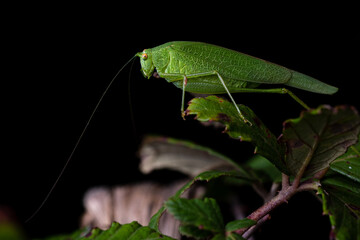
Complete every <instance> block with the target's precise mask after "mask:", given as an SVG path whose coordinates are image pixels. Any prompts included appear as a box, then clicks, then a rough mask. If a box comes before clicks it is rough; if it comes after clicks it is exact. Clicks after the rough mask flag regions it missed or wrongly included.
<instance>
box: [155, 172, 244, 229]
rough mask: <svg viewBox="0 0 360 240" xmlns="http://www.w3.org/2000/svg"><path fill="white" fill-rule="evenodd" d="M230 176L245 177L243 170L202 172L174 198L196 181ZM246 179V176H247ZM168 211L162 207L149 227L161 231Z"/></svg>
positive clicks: (175, 197) (176, 195) (177, 196)
mask: <svg viewBox="0 0 360 240" xmlns="http://www.w3.org/2000/svg"><path fill="white" fill-rule="evenodd" d="M223 176H228V177H238V178H242V179H244V176H243V174H242V173H241V172H236V171H230V172H223V171H207V172H203V173H200V174H199V175H198V176H196V177H195V178H193V179H192V180H191V181H189V182H188V183H187V184H185V185H184V186H183V187H182V188H181V189H179V190H178V191H177V192H176V193H175V195H174V196H173V197H172V199H177V198H179V197H180V196H181V194H183V193H184V192H185V191H186V190H188V189H189V188H190V187H191V186H192V185H193V184H194V183H195V182H196V181H207V182H208V181H210V180H212V179H215V178H219V177H223ZM245 179H246V178H245ZM165 211H166V207H165V206H164V207H162V208H160V209H159V211H158V212H157V213H155V214H154V215H153V216H152V217H151V219H150V222H149V227H151V228H153V229H155V230H157V231H159V221H160V217H161V215H162V214H163V213H164V212H165Z"/></svg>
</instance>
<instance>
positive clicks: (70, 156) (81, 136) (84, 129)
mask: <svg viewBox="0 0 360 240" xmlns="http://www.w3.org/2000/svg"><path fill="white" fill-rule="evenodd" d="M136 56H137V55H134V56H133V57H131V58H130V60H128V61H127V62H126V63H125V64H124V65H123V66H122V67H121V68H120V70H119V71H118V72H117V73H116V74H115V76H114V77H113V78H112V79H111V81H110V83H109V84H108V85H107V87H106V88H105V90H104V92H103V93H102V95H101V97H100V98H99V101H98V102H97V104H96V106H95V107H94V110H93V111H92V112H91V114H90V117H89V119H88V120H87V122H86V124H85V127H84V128H83V130H82V132H81V134H80V136H79V137H78V139H77V141H76V143H75V146H74V148H73V150H72V151H71V153H70V155H69V157H68V158H67V160H66V162H65V165H64V167H63V168H62V170H61V172H60V174H59V175H58V177H57V178H56V180H55V182H54V184H53V185H52V187H51V189H50V191H49V192H48V194H47V195H46V197H45V198H44V200H43V201H42V203H41V204H40V206H39V207H38V208H37V209H36V211H35V212H34V213H33V214H32V215H31V216H30V217H29V218H28V219H26V221H25V223H27V222H29V221H30V220H31V219H33V218H34V217H35V216H36V214H37V213H38V212H39V211H40V209H41V208H42V207H43V206H44V204H45V203H46V201H47V200H48V198H49V197H50V195H51V193H52V192H53V190H54V189H55V187H56V185H57V184H58V182H59V180H60V178H61V177H62V175H63V174H64V172H65V169H66V167H67V166H68V165H69V162H70V160H71V159H72V157H73V155H74V153H75V151H76V149H77V148H78V146H79V143H80V142H81V139H82V138H83V136H84V134H85V132H86V130H87V129H88V127H89V124H90V122H91V120H92V119H93V117H94V115H95V113H96V111H97V109H98V108H99V106H100V103H101V102H102V100H103V99H104V97H105V95H106V93H107V92H108V90H109V89H110V87H111V85H112V84H113V83H114V81H115V79H116V78H117V77H118V76H119V74H120V72H121V71H122V70H123V69H124V68H125V67H126V66H127V65H128V64H129V63H130V62H131V61H132V60H134V59H135V57H136Z"/></svg>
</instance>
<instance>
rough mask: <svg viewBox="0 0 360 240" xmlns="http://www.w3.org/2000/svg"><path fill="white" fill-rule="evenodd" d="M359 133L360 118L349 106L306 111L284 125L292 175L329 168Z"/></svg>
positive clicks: (310, 173)
mask: <svg viewBox="0 0 360 240" xmlns="http://www.w3.org/2000/svg"><path fill="white" fill-rule="evenodd" d="M359 132H360V117H359V115H358V114H357V112H356V110H355V109H353V108H351V107H347V106H337V107H334V108H332V107H330V106H320V107H318V108H317V109H313V110H309V111H304V112H302V114H301V116H300V117H299V118H296V119H290V120H287V121H286V122H285V123H284V130H283V136H282V138H281V140H282V141H283V142H285V144H286V146H287V152H286V158H285V159H286V165H287V168H288V169H289V170H290V172H291V174H292V175H294V176H296V175H297V174H298V173H299V172H300V171H305V172H304V175H303V176H304V177H305V176H311V175H313V174H315V173H316V172H318V171H320V170H322V169H324V168H327V167H329V164H330V163H331V162H333V161H334V160H335V159H336V158H338V157H339V156H341V155H342V154H344V153H345V152H346V150H347V148H348V147H349V146H351V145H353V144H355V143H356V142H357V140H358V134H359Z"/></svg>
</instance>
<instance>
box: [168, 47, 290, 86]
mask: <svg viewBox="0 0 360 240" xmlns="http://www.w3.org/2000/svg"><path fill="white" fill-rule="evenodd" d="M166 45H167V47H169V48H171V49H172V51H170V52H171V56H170V57H172V58H173V59H174V60H175V61H176V64H177V65H178V67H179V69H183V71H184V73H185V74H186V73H200V72H208V71H214V70H215V71H217V72H219V73H220V75H221V76H223V77H225V78H231V79H237V80H241V81H246V82H255V83H266V84H280V83H286V82H288V81H289V79H290V78H291V76H292V73H291V71H290V70H289V69H287V68H285V67H282V66H279V65H276V64H273V63H270V62H267V61H264V60H262V59H259V58H255V57H252V56H249V55H246V54H243V53H240V52H236V51H233V50H230V49H227V48H223V47H219V46H215V45H211V44H207V43H200V42H171V43H167V44H166Z"/></svg>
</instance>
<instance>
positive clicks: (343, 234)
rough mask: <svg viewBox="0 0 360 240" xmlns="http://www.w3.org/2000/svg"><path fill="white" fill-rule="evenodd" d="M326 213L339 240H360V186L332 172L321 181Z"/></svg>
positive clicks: (321, 192) (320, 190)
mask: <svg viewBox="0 0 360 240" xmlns="http://www.w3.org/2000/svg"><path fill="white" fill-rule="evenodd" d="M321 185H322V186H321V188H320V189H319V192H320V194H321V195H322V198H323V209H324V213H325V214H328V215H329V218H330V222H331V225H332V227H333V230H332V231H333V234H335V235H336V239H338V240H346V239H358V240H360V184H359V183H358V182H355V181H353V180H351V179H349V178H347V177H345V176H342V175H340V174H337V173H335V172H330V173H329V174H327V175H326V177H325V178H324V179H323V180H322V181H321Z"/></svg>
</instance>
